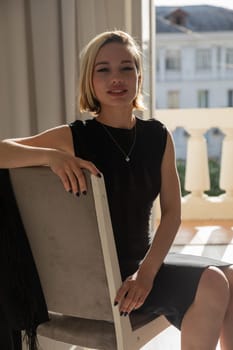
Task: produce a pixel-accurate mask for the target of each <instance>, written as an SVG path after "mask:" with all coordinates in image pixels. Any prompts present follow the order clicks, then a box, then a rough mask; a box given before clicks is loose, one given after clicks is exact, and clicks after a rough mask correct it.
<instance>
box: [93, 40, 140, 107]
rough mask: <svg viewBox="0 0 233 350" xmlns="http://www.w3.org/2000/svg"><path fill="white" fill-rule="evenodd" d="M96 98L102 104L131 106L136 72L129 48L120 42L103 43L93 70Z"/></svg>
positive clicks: (134, 95) (134, 94) (136, 78)
mask: <svg viewBox="0 0 233 350" xmlns="http://www.w3.org/2000/svg"><path fill="white" fill-rule="evenodd" d="M93 87H94V92H95V96H96V98H97V100H98V101H99V102H100V104H101V108H104V106H123V105H125V106H132V103H133V100H134V99H135V97H136V94H137V90H138V72H137V68H136V65H135V61H134V58H133V55H132V53H131V52H130V49H129V48H128V47H127V46H126V45H123V44H120V43H109V44H106V45H104V46H103V47H102V48H101V49H100V50H99V52H98V54H97V56H96V60H95V65H94V71H93Z"/></svg>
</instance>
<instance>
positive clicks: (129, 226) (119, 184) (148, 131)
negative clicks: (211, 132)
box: [70, 119, 167, 278]
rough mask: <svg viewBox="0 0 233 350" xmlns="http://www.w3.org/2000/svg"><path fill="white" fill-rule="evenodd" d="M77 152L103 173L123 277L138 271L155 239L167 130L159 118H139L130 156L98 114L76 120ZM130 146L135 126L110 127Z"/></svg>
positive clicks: (126, 145)
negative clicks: (151, 229) (152, 235)
mask: <svg viewBox="0 0 233 350" xmlns="http://www.w3.org/2000/svg"><path fill="white" fill-rule="evenodd" d="M70 126H71V130H72V133H73V140H74V149H75V154H76V155H77V156H79V157H81V158H84V159H87V160H90V161H92V162H93V163H94V164H95V165H96V166H97V168H98V169H99V170H100V171H101V172H102V173H103V174H104V179H105V185H106V191H107V195H108V201H109V209H110V214H111V219H112V225H113V231H114V236H115V241H116V248H117V252H118V258H119V263H120V268H121V273H122V277H123V278H125V277H126V276H128V275H129V274H131V273H133V272H135V270H136V269H137V267H138V263H139V262H140V260H141V259H142V258H143V257H144V256H145V253H146V251H147V250H148V247H149V244H150V232H149V218H150V214H151V208H152V205H153V201H154V199H155V198H156V196H157V195H158V193H159V191H160V186H161V174H160V167H161V161H162V157H163V153H164V149H165V145H166V139H167V130H166V128H165V127H164V126H163V125H162V124H161V123H160V122H158V121H156V120H150V121H147V122H145V121H143V120H140V119H137V122H136V143H135V146H134V148H133V150H132V153H131V156H130V158H131V160H130V162H126V161H125V156H124V155H123V154H122V153H121V152H120V151H119V148H118V147H117V146H116V144H115V143H114V142H113V141H112V139H111V138H110V137H109V135H108V134H107V133H106V130H105V129H104V128H103V125H102V124H101V123H99V122H98V121H96V119H92V120H87V121H86V122H85V123H83V122H82V121H78V120H77V121H75V122H74V123H72V124H71V125H70ZM107 128H108V131H109V132H110V133H111V134H112V135H113V137H114V138H115V139H116V140H117V142H118V143H119V145H121V147H122V148H123V149H124V150H125V153H127V152H128V151H129V149H130V148H131V145H132V143H133V141H134V132H135V130H134V129H131V130H128V129H118V128H113V127H109V126H108V127H107Z"/></svg>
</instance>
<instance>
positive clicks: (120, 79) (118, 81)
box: [112, 75, 123, 85]
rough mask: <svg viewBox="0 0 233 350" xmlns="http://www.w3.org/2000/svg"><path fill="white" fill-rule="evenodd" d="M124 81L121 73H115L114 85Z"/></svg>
mask: <svg viewBox="0 0 233 350" xmlns="http://www.w3.org/2000/svg"><path fill="white" fill-rule="evenodd" d="M122 81H123V80H122V78H121V77H120V76H119V75H115V76H114V77H112V84H113V85H117V84H121V83H122Z"/></svg>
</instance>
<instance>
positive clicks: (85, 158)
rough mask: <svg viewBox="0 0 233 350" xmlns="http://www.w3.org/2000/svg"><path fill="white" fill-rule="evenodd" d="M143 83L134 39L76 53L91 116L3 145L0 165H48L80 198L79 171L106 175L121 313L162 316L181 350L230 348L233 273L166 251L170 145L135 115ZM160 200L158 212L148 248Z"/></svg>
mask: <svg viewBox="0 0 233 350" xmlns="http://www.w3.org/2000/svg"><path fill="white" fill-rule="evenodd" d="M141 85H142V64H141V55H140V51H139V49H138V46H137V44H136V42H135V41H134V40H133V38H132V37H131V36H129V35H128V34H127V33H124V32H122V31H112V32H105V33H102V34H100V35H98V36H97V37H95V38H94V39H93V40H92V41H91V42H90V43H89V44H88V45H87V47H86V48H85V49H84V51H83V53H82V65H81V76H80V98H79V108H80V110H81V111H82V112H84V111H85V112H89V114H90V118H88V119H87V120H85V122H83V121H80V120H76V121H74V122H73V123H71V124H69V125H62V126H58V127H56V128H53V129H50V130H47V131H45V132H43V133H41V134H38V135H35V136H32V137H27V138H21V139H12V140H4V141H2V142H1V144H0V167H2V168H12V167H22V166H29V165H30V166H33V165H47V166H49V167H50V168H51V169H52V171H53V172H54V173H55V174H57V175H58V176H59V177H60V179H61V181H62V183H63V186H64V188H65V190H66V191H67V192H72V193H73V194H74V195H77V196H79V195H85V193H86V191H87V187H86V183H85V177H84V175H83V169H87V170H89V171H90V172H91V173H93V174H94V175H96V176H101V174H103V176H104V179H105V184H106V190H107V195H108V201H109V207H110V213H111V218H112V224H113V231H114V235H115V241H116V247H117V252H118V258H119V263H120V269H121V275H122V281H123V282H122V286H121V288H120V289H119V291H118V293H117V295H116V298H115V305H116V307H118V308H119V312H120V313H121V315H122V316H127V315H128V314H130V313H131V312H135V310H137V311H136V312H146V313H153V314H154V315H160V314H163V315H165V316H166V317H167V319H168V320H169V321H170V322H171V324H173V325H174V326H176V327H177V328H179V329H180V330H181V344H182V350H190V349H197V350H213V349H215V347H216V344H217V342H218V339H219V337H220V339H221V346H222V347H221V349H224V350H232V349H233V337H232V325H233V308H232V305H233V303H232V288H233V274H232V267H231V266H230V265H229V264H223V263H221V262H218V261H215V260H211V259H204V258H200V257H193V256H185V255H177V254H168V252H169V249H170V246H171V244H172V242H173V240H174V237H175V235H176V233H177V230H178V227H179V225H180V188H179V181H178V176H177V171H176V166H175V155H174V146H173V141H172V137H171V135H170V133H169V131H168V130H167V129H166V127H165V126H164V125H163V124H162V123H160V122H159V121H158V120H155V119H151V120H148V121H143V120H141V119H139V118H137V117H136V116H135V114H134V111H135V110H137V109H140V110H141V109H143V102H142V96H141ZM158 194H160V205H161V213H162V215H161V221H160V224H159V226H158V228H157V230H156V234H155V236H154V239H153V241H152V242H150V238H149V236H150V235H149V219H150V212H151V208H152V204H153V202H154V200H155V198H156V197H157V195H158ZM67 195H70V194H67ZM77 200H78V198H77Z"/></svg>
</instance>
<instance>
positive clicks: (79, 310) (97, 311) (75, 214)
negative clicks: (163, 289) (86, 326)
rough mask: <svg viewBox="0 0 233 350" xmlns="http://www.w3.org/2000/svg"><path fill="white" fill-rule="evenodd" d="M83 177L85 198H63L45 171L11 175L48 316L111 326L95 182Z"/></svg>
mask: <svg viewBox="0 0 233 350" xmlns="http://www.w3.org/2000/svg"><path fill="white" fill-rule="evenodd" d="M85 175H86V180H87V184H88V193H87V195H86V196H85V195H81V196H80V197H76V196H75V195H72V194H70V193H66V191H65V190H64V188H63V186H62V184H61V182H60V180H59V178H58V177H57V176H56V175H55V174H54V173H53V172H52V171H51V170H50V169H49V168H47V167H30V168H19V169H11V170H10V177H11V182H12V185H13V188H14V193H15V196H16V200H17V203H18V207H19V210H20V214H21V217H22V220H23V223H24V226H25V230H26V233H27V236H28V239H29V242H30V245H31V249H32V252H33V256H34V259H35V262H36V265H37V268H38V271H39V275H40V280H41V284H42V288H43V291H44V294H45V298H46V301H47V305H48V309H49V311H52V312H56V313H62V314H65V315H72V316H77V317H82V318H89V319H99V320H106V321H113V314H112V306H111V301H110V294H109V288H108V283H107V277H106V269H105V262H104V258H103V254H102V244H101V240H100V236H99V228H98V226H99V223H98V220H97V214H96V205H95V199H94V194H93V178H94V177H93V176H91V175H90V174H89V173H85ZM94 180H95V181H97V182H99V183H102V182H103V179H94ZM102 195H103V196H106V194H105V193H102ZM105 215H109V214H108V212H107V213H105ZM110 233H111V232H110ZM110 239H112V240H113V237H112V238H111V237H110ZM114 254H115V253H114ZM117 273H118V277H119V271H117ZM74 276H75V278H74Z"/></svg>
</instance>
